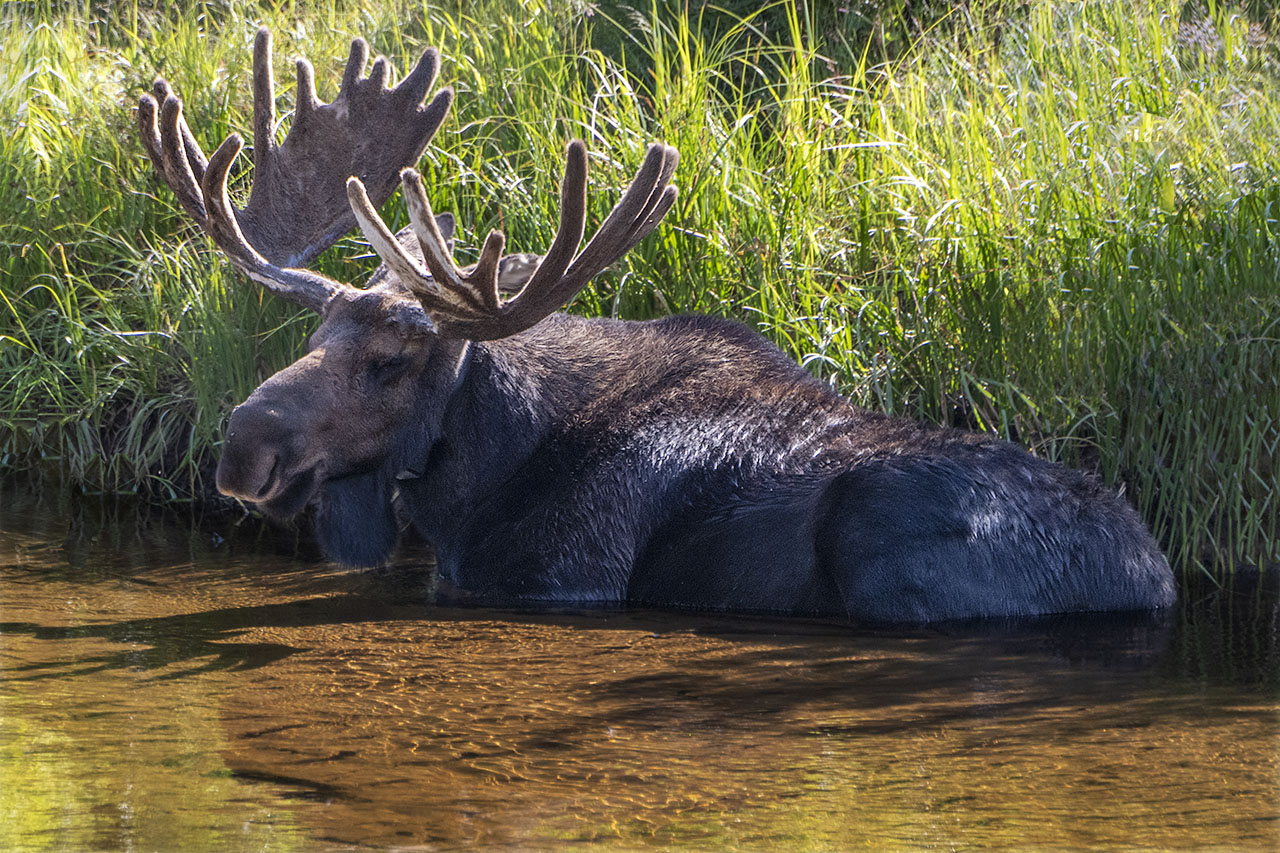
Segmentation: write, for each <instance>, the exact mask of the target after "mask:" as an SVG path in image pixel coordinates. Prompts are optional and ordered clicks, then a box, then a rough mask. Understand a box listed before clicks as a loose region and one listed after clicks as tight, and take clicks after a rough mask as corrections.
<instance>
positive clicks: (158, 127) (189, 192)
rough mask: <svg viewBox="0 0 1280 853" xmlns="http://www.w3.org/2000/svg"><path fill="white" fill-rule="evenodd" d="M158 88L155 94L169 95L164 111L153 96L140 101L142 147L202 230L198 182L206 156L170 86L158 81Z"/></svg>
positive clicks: (203, 213)
mask: <svg viewBox="0 0 1280 853" xmlns="http://www.w3.org/2000/svg"><path fill="white" fill-rule="evenodd" d="M155 88H156V94H164V93H167V94H164V100H163V107H158V106H157V104H156V101H155V99H154V98H152V97H151V96H150V95H143V96H142V97H141V98H140V99H139V100H138V125H139V129H140V130H141V131H142V141H143V144H144V145H145V146H146V149H147V154H148V155H150V157H151V162H152V164H153V165H154V166H155V169H156V171H157V172H159V173H160V176H161V177H163V178H164V181H165V183H167V184H168V185H169V186H170V187H171V188H172V189H173V192H174V195H175V196H177V199H178V203H179V204H180V205H182V209H183V210H185V211H186V212H187V214H188V215H190V216H191V218H193V219H195V220H196V222H198V223H199V224H200V225H201V226H203V225H204V224H205V222H206V214H205V209H204V201H203V199H202V198H201V195H200V183H199V182H200V179H201V178H202V177H203V176H204V170H205V166H206V161H205V159H204V152H202V151H201V150H200V146H199V145H198V144H196V141H195V140H194V139H192V138H191V132H190V131H189V130H187V123H186V122H185V121H184V120H183V118H182V101H180V100H178V98H177V97H176V96H175V95H174V94H173V92H172V91H171V90H170V89H169V84H168V83H165V82H164V81H163V80H157V81H156V87H155ZM193 161H194V163H193ZM197 169H198V170H199V171H198V173H197Z"/></svg>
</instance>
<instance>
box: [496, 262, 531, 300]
mask: <svg viewBox="0 0 1280 853" xmlns="http://www.w3.org/2000/svg"><path fill="white" fill-rule="evenodd" d="M541 262H542V256H541V255H530V254H518V255H504V256H503V258H502V260H500V261H498V290H501V291H503V292H504V293H515V292H517V291H519V290H520V288H522V287H524V284H525V282H526V281H528V280H529V279H531V278H533V274H534V272H535V271H536V270H537V269H538V264H540V263H541Z"/></svg>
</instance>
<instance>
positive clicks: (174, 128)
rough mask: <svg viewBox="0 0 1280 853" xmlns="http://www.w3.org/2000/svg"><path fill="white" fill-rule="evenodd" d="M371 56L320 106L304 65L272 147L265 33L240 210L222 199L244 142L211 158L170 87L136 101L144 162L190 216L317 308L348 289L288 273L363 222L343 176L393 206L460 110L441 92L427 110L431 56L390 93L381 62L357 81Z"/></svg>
mask: <svg viewBox="0 0 1280 853" xmlns="http://www.w3.org/2000/svg"><path fill="white" fill-rule="evenodd" d="M368 58H369V46H368V44H367V43H366V42H365V41H364V39H356V40H355V41H353V42H352V43H351V55H350V57H349V58H348V59H347V67H346V71H345V73H344V74H343V78H342V86H341V88H340V89H339V91H338V97H337V98H335V99H334V101H333V102H332V103H329V104H325V103H322V102H320V101H319V100H318V99H317V97H316V89H315V80H314V72H313V71H312V68H311V65H310V63H308V62H307V61H306V60H305V59H299V60H298V65H297V68H298V86H297V104H296V106H295V108H294V117H293V125H292V127H291V128H290V129H289V133H288V135H287V136H286V137H285V140H284V142H283V143H281V144H279V145H277V144H276V142H275V94H274V89H275V87H274V83H273V80H272V73H271V33H270V31H269V30H267V29H266V28H265V27H264V28H262V29H260V30H258V35H257V38H256V40H255V41H254V50H253V143H254V144H253V161H254V181H253V188H252V190H251V191H250V194H249V202H248V204H246V205H245V207H244V208H243V209H236V208H234V207H233V206H232V205H231V202H230V200H229V198H228V196H227V173H228V172H229V171H230V168H231V163H232V161H233V160H234V159H235V157H236V154H237V153H239V151H240V148H241V147H242V145H243V143H242V141H241V139H240V137H239V135H238V134H232V135H231V136H229V137H227V139H226V140H225V141H224V142H223V143H222V145H221V146H219V148H218V150H217V151H216V152H215V153H214V155H213V157H212V158H211V159H210V160H208V161H206V159H205V156H204V152H203V151H202V150H201V148H200V145H199V144H198V143H197V142H196V140H195V137H194V136H192V134H191V130H190V129H189V128H188V127H187V123H186V121H185V120H184V119H183V117H182V101H181V100H180V99H179V98H178V97H177V96H176V95H175V94H174V92H173V90H172V88H170V86H169V84H168V83H167V82H165V81H164V80H162V79H157V80H156V82H155V97H152V96H151V95H143V96H142V98H141V99H140V101H139V104H138V121H139V125H140V127H141V131H142V140H143V143H144V144H145V146H146V148H147V153H148V154H149V155H150V156H151V161H152V163H153V164H154V165H155V168H156V171H157V172H159V173H160V175H161V176H162V177H163V178H164V180H165V182H166V183H167V184H168V185H169V186H170V187H171V188H172V189H173V191H174V194H175V195H176V196H177V198H178V202H179V203H180V204H181V205H182V207H183V209H185V210H186V212H187V213H188V214H189V215H190V216H191V217H192V218H193V219H195V220H196V222H198V223H199V224H200V225H201V227H203V228H204V229H205V231H207V232H208V233H209V234H210V236H212V237H213V239H214V242H215V243H217V245H218V248H220V249H221V250H222V251H223V252H224V253H225V254H226V255H227V256H228V258H230V260H231V261H232V262H233V263H234V264H235V265H236V266H237V267H239V268H240V269H241V270H243V271H244V272H245V273H246V274H248V275H249V276H250V277H251V278H253V279H254V280H255V281H257V282H258V283H259V284H262V285H263V286H264V287H267V288H268V289H270V290H272V291H274V292H275V293H277V294H279V295H280V296H282V297H284V298H286V299H289V300H291V301H293V302H297V303H299V304H301V305H304V306H306V307H309V308H313V309H317V310H318V309H319V308H321V307H323V305H324V303H325V302H326V301H327V300H328V298H329V297H330V296H332V295H333V293H334V292H335V291H336V290H338V289H341V288H344V287H346V285H343V284H340V283H339V282H335V281H332V280H331V279H328V278H325V277H324V276H321V275H319V274H317V273H312V272H309V271H307V270H302V269H292V268H293V267H301V266H304V265H305V264H307V263H308V262H309V261H311V260H313V259H314V258H315V257H316V256H317V255H319V254H320V253H321V252H323V251H324V250H325V249H327V248H328V247H329V246H331V245H333V243H334V242H335V241H336V240H337V239H338V238H339V237H341V236H342V235H343V234H345V233H347V232H348V231H350V230H351V228H352V226H354V225H355V224H356V221H355V218H354V216H353V214H352V211H351V208H350V205H349V204H348V202H347V198H346V192H345V183H346V179H347V178H348V177H349V176H351V175H358V176H360V177H361V179H362V180H363V181H364V182H365V183H366V184H367V185H368V186H369V188H370V193H371V195H372V196H373V198H374V199H376V200H377V201H378V203H379V204H380V203H382V202H384V201H386V200H387V199H388V198H390V197H391V194H392V193H393V192H394V191H395V187H396V176H397V174H398V172H399V170H400V169H402V168H403V167H405V166H407V165H410V164H412V163H415V162H417V160H418V158H419V157H421V156H422V152H423V151H424V150H425V149H426V146H427V143H428V142H429V141H430V140H431V137H432V136H434V135H435V132H436V131H437V130H438V129H439V127H440V125H441V124H442V123H443V122H444V119H445V116H446V115H447V114H448V112H449V106H450V105H451V104H452V103H453V90H452V89H447V88H446V89H442V90H441V91H440V92H439V93H437V94H436V96H435V97H434V98H432V99H431V102H430V103H429V104H427V105H426V106H425V107H423V106H422V100H423V98H424V97H425V96H426V93H427V92H428V91H429V90H430V88H431V86H432V84H433V83H434V82H435V79H436V74H437V72H438V70H439V66H440V57H439V54H438V53H437V52H436V51H435V50H434V49H429V50H427V51H425V52H424V53H423V54H422V58H421V59H419V60H418V64H417V65H416V66H415V67H414V69H413V71H411V72H410V73H409V76H408V77H406V78H405V79H404V80H403V81H401V83H400V84H399V85H397V86H395V87H394V88H392V87H390V85H389V83H390V82H391V77H392V75H393V69H392V68H391V65H390V63H389V62H388V61H387V60H386V58H384V57H378V58H377V59H376V60H375V61H374V63H373V68H372V69H371V71H370V73H369V76H368V77H367V78H364V79H361V75H362V74H363V73H364V67H365V64H366V63H367V61H368Z"/></svg>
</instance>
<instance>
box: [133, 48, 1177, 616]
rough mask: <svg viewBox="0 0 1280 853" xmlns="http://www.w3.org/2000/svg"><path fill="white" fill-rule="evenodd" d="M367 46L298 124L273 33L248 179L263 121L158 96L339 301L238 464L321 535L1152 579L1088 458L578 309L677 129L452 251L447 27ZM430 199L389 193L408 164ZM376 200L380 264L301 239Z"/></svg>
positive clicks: (896, 584) (662, 597)
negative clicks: (443, 179)
mask: <svg viewBox="0 0 1280 853" xmlns="http://www.w3.org/2000/svg"><path fill="white" fill-rule="evenodd" d="M367 59H368V48H367V47H366V45H365V43H364V42H363V41H359V40H357V41H356V42H355V43H354V44H353V46H352V49H351V56H350V59H349V60H348V62H347V67H346V73H345V75H344V78H343V83H342V87H341V89H340V91H339V93H338V96H337V98H336V99H335V100H334V101H333V103H330V104H322V103H320V102H319V101H318V100H317V98H316V95H315V87H314V84H313V81H312V71H311V67H310V66H309V65H308V64H307V63H306V62H305V61H299V62H298V87H297V90H298V96H297V98H298V100H297V106H296V109H295V113H294V119H293V125H292V127H291V128H290V130H289V133H288V135H287V136H286V137H285V140H284V142H282V143H281V144H279V145H276V144H275V140H274V138H273V135H272V129H273V127H274V124H275V114H274V108H273V103H274V96H273V92H272V89H273V85H272V80H271V39H270V35H269V34H268V33H267V32H266V31H265V30H262V31H260V32H259V33H258V37H257V43H256V47H255V51H254V75H253V79H254V84H253V85H254V120H253V124H254V150H253V158H254V181H253V187H252V191H251V193H250V195H249V200H248V203H247V204H246V205H245V207H244V208H243V209H236V208H235V207H234V206H233V205H232V204H231V202H230V200H229V198H228V194H227V174H228V171H229V170H230V168H231V165H232V161H233V160H234V159H235V157H236V155H237V154H238V153H239V151H240V148H241V140H240V138H239V137H238V136H235V135H232V136H231V137H229V138H228V139H227V140H226V141H225V142H223V143H222V145H220V146H219V147H218V149H217V150H216V151H215V152H214V154H213V156H212V157H211V158H209V159H208V160H206V159H205V157H204V154H203V153H202V151H201V149H200V146H199V145H198V144H197V143H196V141H195V139H194V137H193V135H192V134H191V132H190V130H189V129H188V127H187V125H186V123H185V121H184V120H183V117H182V103H181V101H179V100H178V98H177V97H176V96H175V95H174V94H173V92H172V90H171V89H170V87H169V86H168V84H166V83H165V82H164V81H163V80H159V81H157V82H156V86H155V97H152V96H146V97H143V98H142V101H141V104H140V106H139V109H138V116H139V119H140V122H141V128H142V137H143V139H144V141H145V143H146V147H147V150H148V151H149V152H150V155H151V158H152V160H153V161H154V163H155V166H156V169H157V171H158V172H159V173H160V174H161V176H163V178H164V179H165V181H166V182H167V183H168V184H169V185H170V186H171V187H172V188H173V190H174V193H175V194H176V196H177V198H178V200H179V202H180V203H181V205H182V206H183V207H184V208H185V209H186V211H187V212H188V213H189V214H190V215H191V217H192V218H193V219H195V221H197V222H198V223H200V225H201V226H203V228H204V229H205V231H207V232H208V233H209V234H210V235H211V236H212V238H213V240H214V242H215V243H216V244H217V245H218V247H219V248H220V249H221V250H222V251H223V252H224V253H225V254H226V256H227V257H228V258H229V259H230V260H231V262H232V263H233V264H234V265H235V266H236V267H237V268H239V269H240V270H241V271H242V272H243V273H244V274H245V275H246V276H248V277H249V278H250V279H251V280H253V281H255V282H257V283H258V284H259V285H261V286H262V287H265V288H267V289H268V290H270V291H271V292H273V293H275V294H277V295H279V296H281V297H282V298H284V299H289V300H292V301H293V302H296V303H298V304H300V305H303V306H306V307H308V308H310V309H312V310H315V311H317V312H319V313H320V314H321V316H322V322H321V323H320V327H319V329H318V330H317V331H316V332H315V334H314V335H313V336H312V338H311V341H310V346H309V350H308V352H307V353H306V354H305V355H303V356H302V358H300V359H299V360H298V361H297V362H295V363H294V364H292V365H291V366H289V367H287V368H285V369H284V370H282V371H280V372H279V373H277V374H276V375H274V376H272V377H271V378H269V379H268V380H267V381H265V382H264V383H262V385H261V386H260V387H259V388H258V389H257V390H256V391H254V392H253V394H252V395H251V396H250V397H249V399H248V400H246V401H245V402H244V403H243V404H242V405H240V406H239V407H238V408H237V409H236V410H235V411H234V412H233V413H232V416H231V419H230V423H229V426H228V430H227V435H226V441H225V444H224V447H223V453H222V458H221V460H220V461H219V464H218V471H217V484H218V488H219V489H220V490H221V491H223V492H225V493H226V494H228V495H232V496H235V497H238V498H241V499H243V500H246V501H250V502H252V503H255V504H257V505H258V506H260V507H261V508H262V509H264V510H265V511H266V512H267V513H269V514H271V515H275V516H290V515H293V514H295V513H297V512H299V511H301V510H302V509H303V508H304V507H307V506H308V505H313V506H314V507H315V512H316V524H315V530H316V533H317V535H318V537H319V539H320V541H321V545H322V546H323V547H324V548H325V550H326V551H327V552H328V553H329V554H330V555H331V556H333V557H335V558H336V559H338V560H340V561H342V562H345V563H350V564H357V565H369V564H375V563H378V562H380V561H382V560H384V559H385V558H386V557H387V555H388V554H389V553H390V552H391V550H392V548H393V547H394V546H395V544H396V542H397V539H398V537H399V523H398V519H399V518H401V517H407V518H408V519H409V520H410V522H411V523H412V524H413V525H414V527H415V528H417V529H418V531H419V532H420V533H422V535H423V536H424V537H425V538H426V539H427V540H428V541H430V542H431V544H432V546H433V547H434V549H435V552H436V555H437V559H438V565H439V571H440V572H441V574H442V575H443V576H445V577H446V578H447V579H449V580H451V581H453V582H454V584H456V585H457V586H459V587H461V588H463V589H466V590H470V591H472V592H474V593H477V594H479V595H481V596H484V597H486V598H488V599H490V600H493V599H503V600H510V599H513V598H514V599H520V600H548V599H550V600H557V601H572V602H588V601H605V602H613V603H617V602H640V603H645V604H651V605H659V606H669V605H674V606H682V607H706V608H717V609H730V610H770V611H781V612H786V613H834V614H839V615H843V616H850V617H854V618H861V619H871V620H877V621H928V620H935V619H947V618H965V617H973V616H1015V615H1036V614H1044V613H1058V612H1065V611H1077V610H1124V609H1144V608H1152V607H1160V606H1164V605H1167V604H1169V603H1170V602H1172V601H1173V600H1174V587H1173V581H1172V575H1171V573H1170V571H1169V567H1168V564H1167V563H1166V562H1165V560H1164V558H1163V556H1162V555H1161V554H1160V551H1159V549H1158V548H1157V547H1156V545H1155V544H1154V542H1153V541H1152V540H1151V537H1150V535H1149V534H1148V533H1147V531H1146V530H1145V528H1144V527H1143V525H1142V523H1141V521H1140V520H1139V519H1138V518H1137V515H1136V513H1134V512H1133V510H1132V509H1131V508H1130V507H1129V506H1128V505H1127V504H1125V503H1124V502H1123V501H1122V500H1120V499H1119V497H1118V496H1117V495H1115V494H1114V493H1112V492H1110V491H1108V490H1106V489H1104V488H1102V487H1101V486H1100V485H1099V484H1098V483H1097V482H1095V481H1094V480H1093V479H1092V478H1090V477H1088V476H1086V475H1083V474H1081V473H1079V472H1075V471H1070V470H1068V469H1065V468H1063V467H1061V466H1058V465H1053V464H1050V463H1048V462H1045V461H1043V460H1040V459H1036V458H1035V457H1033V456H1031V455H1030V454H1028V453H1026V452H1025V451H1023V450H1022V449H1020V448H1017V447H1015V446H1013V445H1011V444H1008V443H1006V442H1003V441H999V440H997V439H994V438H992V437H990V436H985V435H980V434H975V433H968V432H963V431H959V430H937V429H929V428H926V427H924V426H922V425H919V424H914V423H911V422H909V421H903V420H898V419H893V418H889V417H886V416H883V415H878V414H875V413H871V412H866V411H863V410H860V409H857V408H856V407H854V406H852V405H850V404H849V402H848V401H846V400H844V399H843V398H841V397H840V396H839V395H837V394H836V393H835V392H834V391H832V390H831V389H830V388H829V387H828V386H826V385H824V384H822V383H820V382H818V381H817V380H815V379H814V378H813V377H812V376H810V375H809V374H808V373H807V372H806V371H805V370H803V369H802V368H801V367H800V366H799V365H797V364H795V362H794V361H792V360H790V359H789V358H788V357H787V356H785V355H784V354H783V353H781V352H780V351H779V350H778V349H777V348H776V347H774V346H773V345H771V344H769V343H768V342H766V341H765V340H764V339H763V338H761V337H760V336H759V335H757V334H755V333H754V332H751V331H749V330H747V329H746V328H744V327H743V326H740V325H738V324H736V323H731V322H728V321H725V320H717V319H713V318H709V317H668V318H662V319H659V320H655V321H650V322H645V323H635V322H623V321H617V320H607V319H591V318H582V317H574V316H571V315H566V314H560V313H557V309H559V308H560V306H562V305H564V304H565V303H566V302H568V301H569V300H570V299H572V298H573V296H574V294H576V293H577V292H578V291H579V290H580V289H581V288H582V287H583V286H585V285H586V283H587V282H588V281H589V280H590V279H591V277H592V276H594V275H595V274H596V273H598V272H600V271H601V270H603V269H604V268H605V267H607V266H608V265H609V264H611V263H613V262H614V261H615V260H617V259H618V258H620V257H622V255H623V254H625V253H626V252H627V251H628V250H629V249H630V248H631V247H632V246H634V245H635V244H636V242H637V241H639V240H640V239H642V238H643V237H644V236H645V235H646V234H648V233H649V232H650V231H652V230H653V229H654V227H655V226H656V225H657V224H658V222H659V220H660V219H662V217H663V215H664V214H666V212H667V211H668V210H669V209H670V208H671V206H672V204H673V203H674V201H675V198H676V189H675V187H674V186H671V183H670V182H671V179H672V176H673V173H674V171H675V167H676V162H677V155H676V152H675V151H674V150H673V149H671V148H669V147H666V146H664V145H653V146H651V147H650V148H649V149H648V152H647V154H646V155H645V157H644V162H643V163H642V165H641V166H640V168H639V170H638V172H637V173H636V176H635V179H634V180H633V181H632V182H631V184H630V186H628V187H627V189H626V190H625V191H624V192H623V194H622V197H621V199H620V200H619V201H618V203H617V205H616V206H615V207H614V208H613V211H612V212H611V213H610V214H609V216H608V217H607V218H606V219H605V220H604V222H603V223H602V224H601V225H600V227H599V229H598V230H597V231H596V233H595V235H594V236H593V237H592V238H591V239H590V241H588V242H587V244H586V246H585V247H584V248H582V249H581V250H579V244H580V243H581V242H582V238H583V235H584V232H585V219H586V207H587V205H586V188H587V154H586V149H585V148H584V146H583V145H582V143H581V142H576V141H575V142H571V143H569V145H568V149H567V152H566V156H565V169H564V178H563V180H562V182H561V186H560V222H559V227H558V230H557V231H556V235H555V237H554V238H553V240H552V242H551V245H550V247H549V248H548V249H547V251H546V253H545V254H544V255H542V256H540V257H539V256H534V255H527V254H516V255H504V254H503V252H504V249H505V241H504V239H503V236H502V234H500V233H497V232H494V233H491V234H489V235H488V237H487V239H486V240H485V241H484V244H483V247H482V249H481V251H480V254H479V258H478V260H477V261H476V262H475V263H474V264H473V265H470V266H467V267H464V268H460V267H459V266H458V265H457V264H456V263H455V262H454V260H453V257H452V246H451V243H450V240H451V238H452V235H453V229H454V223H453V219H452V217H450V216H448V215H447V214H446V215H441V216H437V215H435V214H434V213H433V212H432V209H431V205H430V203H429V202H428V200H427V196H426V193H425V191H424V189H423V183H422V179H421V177H420V175H419V174H418V173H417V172H416V171H414V170H413V169H412V168H409V167H411V166H412V164H413V163H414V162H416V161H417V159H418V157H419V156H420V155H421V153H422V151H423V150H424V148H425V146H426V144H427V142H428V141H429V140H430V138H431V136H432V135H433V134H434V133H435V132H436V130H437V129H438V128H439V127H440V124H441V122H442V121H443V120H444V117H445V115H446V114H447V112H448V109H449V105H450V103H451V101H452V98H453V94H452V92H451V91H450V90H449V89H443V90H441V91H440V92H439V93H438V94H437V95H435V97H433V98H432V99H431V101H430V102H429V103H427V104H426V105H425V106H423V105H422V103H423V100H424V98H425V96H426V93H427V92H428V90H430V88H431V86H432V85H433V83H434V81H435V77H436V73H437V70H438V67H439V58H438V56H437V54H436V53H435V52H434V51H431V50H428V51H427V52H426V53H424V54H423V56H422V58H421V60H420V61H419V62H418V64H417V65H416V67H415V68H414V69H413V70H412V71H411V72H410V73H409V75H408V76H407V77H406V78H405V79H404V80H403V82H401V83H400V84H399V85H396V86H394V87H393V86H390V85H389V83H390V79H391V67H390V65H389V64H388V62H387V61H386V60H385V59H381V58H380V59H378V60H377V61H375V62H374V64H373V68H372V70H371V72H370V74H369V76H368V77H367V78H365V77H362V75H363V72H364V67H365V65H366V62H367ZM397 176H398V178H399V185H400V187H401V189H402V192H403V196H404V201H405V204H406V206H407V211H408V218H409V222H410V224H409V226H408V227H406V228H405V229H403V230H402V231H401V232H400V233H398V234H393V233H391V231H390V229H388V228H387V226H386V224H385V223H384V222H383V221H382V219H381V218H380V217H379V215H378V212H377V205H379V204H381V203H383V202H385V201H386V200H387V199H388V198H389V197H390V195H391V193H392V192H393V191H394V190H395V187H396V184H397ZM354 225H359V227H360V229H361V230H362V231H363V232H364V235H365V238H366V239H367V240H368V241H369V243H370V245H372V246H373V248H374V250H375V251H376V252H377V253H378V255H379V257H380V258H381V259H382V265H381V267H380V268H379V269H378V271H377V272H375V273H374V275H373V277H372V279H370V281H369V283H368V285H367V286H366V287H364V288H356V287H351V286H349V285H346V284H343V283H340V282H336V281H333V280H331V279H328V278H326V277H324V276H322V275H319V274H317V273H315V272H312V271H309V270H307V269H306V268H305V267H306V264H307V263H308V262H309V261H311V260H312V259H314V258H315V256H316V255H317V254H318V253H319V252H321V251H323V250H324V249H325V248H326V247H328V246H329V245H331V244H332V243H333V242H334V241H335V240H336V239H337V238H338V237H339V236H340V235H342V234H344V233H345V232H346V231H347V230H349V229H350V228H351V227H352V226H354Z"/></svg>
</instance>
